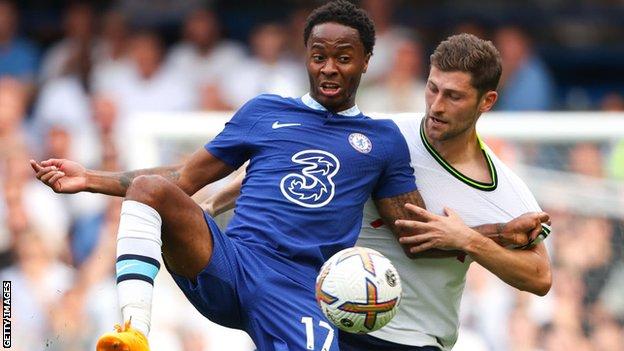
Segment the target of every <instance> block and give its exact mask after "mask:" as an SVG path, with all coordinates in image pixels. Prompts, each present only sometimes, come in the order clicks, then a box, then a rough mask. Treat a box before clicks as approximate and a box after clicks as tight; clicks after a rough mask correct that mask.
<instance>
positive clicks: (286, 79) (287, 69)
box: [224, 23, 306, 108]
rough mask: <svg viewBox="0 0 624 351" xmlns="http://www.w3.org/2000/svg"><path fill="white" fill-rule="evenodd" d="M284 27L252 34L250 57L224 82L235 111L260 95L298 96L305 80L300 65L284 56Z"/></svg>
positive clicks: (264, 28) (269, 25) (265, 28)
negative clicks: (251, 54)
mask: <svg viewBox="0 0 624 351" xmlns="http://www.w3.org/2000/svg"><path fill="white" fill-rule="evenodd" d="M286 39H287V38H286V34H285V28H284V26H283V25H281V24H278V23H264V24H262V25H260V26H258V27H257V28H256V29H255V30H253V32H252V35H251V39H250V44H251V51H252V53H253V56H252V57H250V58H249V59H247V60H246V62H244V63H242V64H241V65H240V66H239V67H238V68H237V70H236V72H233V74H231V75H230V78H229V79H228V80H227V81H225V82H224V84H225V91H224V92H225V95H226V100H227V102H228V104H229V105H230V106H232V107H234V108H237V107H239V106H241V105H242V104H243V103H245V102H246V101H247V100H249V99H251V98H253V97H254V96H256V95H258V94H262V93H272V94H278V95H283V96H300V95H303V94H304V93H305V91H306V90H305V89H306V85H305V83H306V80H305V77H303V76H302V70H301V67H300V66H301V65H302V64H303V63H299V62H294V61H292V60H291V59H289V58H288V56H287V55H286Z"/></svg>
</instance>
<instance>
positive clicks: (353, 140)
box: [349, 133, 373, 154]
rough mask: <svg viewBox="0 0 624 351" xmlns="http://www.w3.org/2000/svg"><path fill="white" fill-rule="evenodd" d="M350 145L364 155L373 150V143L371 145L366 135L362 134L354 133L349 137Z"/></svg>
mask: <svg viewBox="0 0 624 351" xmlns="http://www.w3.org/2000/svg"><path fill="white" fill-rule="evenodd" d="M349 144H351V146H353V148H354V149H356V150H357V151H359V152H361V153H363V154H367V153H369V152H371V150H372V149H373V143H371V141H370V139H369V138H368V137H367V136H366V135H364V134H360V133H352V134H351V135H349Z"/></svg>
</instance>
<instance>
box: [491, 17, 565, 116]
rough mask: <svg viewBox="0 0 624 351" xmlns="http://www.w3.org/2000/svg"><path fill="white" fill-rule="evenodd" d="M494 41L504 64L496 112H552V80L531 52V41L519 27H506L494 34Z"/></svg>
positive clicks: (553, 91) (544, 66) (553, 87)
mask: <svg viewBox="0 0 624 351" xmlns="http://www.w3.org/2000/svg"><path fill="white" fill-rule="evenodd" d="M495 42H496V47H497V48H498V50H499V51H500V53H501V57H502V64H503V75H502V76H501V89H500V97H499V101H498V104H497V106H498V109H500V110H503V111H521V110H535V111H538V110H551V109H553V108H554V107H555V86H554V81H553V78H552V77H551V75H550V72H549V71H548V69H547V67H546V65H545V64H544V62H543V61H542V60H541V59H540V58H539V56H538V55H537V53H536V52H535V51H534V49H533V45H532V43H531V40H530V38H529V37H528V36H527V35H526V34H525V33H524V32H523V31H522V30H521V29H520V28H518V27H513V26H509V27H501V28H499V29H498V30H497V31H496V33H495Z"/></svg>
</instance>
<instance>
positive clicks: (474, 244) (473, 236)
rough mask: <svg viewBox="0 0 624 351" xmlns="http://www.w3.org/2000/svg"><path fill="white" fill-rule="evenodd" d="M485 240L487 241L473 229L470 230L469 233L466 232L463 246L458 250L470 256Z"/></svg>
mask: <svg viewBox="0 0 624 351" xmlns="http://www.w3.org/2000/svg"><path fill="white" fill-rule="evenodd" d="M485 240H488V239H487V237H485V236H483V235H481V234H480V233H479V232H477V231H475V230H473V229H470V231H469V232H467V235H466V240H465V242H464V245H463V246H462V247H461V248H460V250H462V251H464V252H465V253H467V254H468V255H470V254H471V253H473V252H477V251H478V250H479V247H481V246H482V245H483V243H484V241H485Z"/></svg>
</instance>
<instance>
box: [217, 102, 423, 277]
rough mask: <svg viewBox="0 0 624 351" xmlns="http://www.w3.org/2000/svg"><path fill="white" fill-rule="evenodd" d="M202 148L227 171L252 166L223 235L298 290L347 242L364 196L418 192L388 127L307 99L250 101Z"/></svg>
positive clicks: (398, 137)
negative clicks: (295, 282)
mask: <svg viewBox="0 0 624 351" xmlns="http://www.w3.org/2000/svg"><path fill="white" fill-rule="evenodd" d="M205 148H206V150H208V151H209V152H210V153H211V154H213V155H214V156H216V157H217V158H219V159H221V160H222V161H223V162H225V163H227V164H229V165H230V166H232V167H234V168H238V167H240V166H241V165H242V164H243V163H244V162H245V161H247V160H250V163H249V165H248V167H247V175H246V177H245V180H244V181H243V185H242V188H241V194H240V197H239V198H238V200H237V201H236V209H235V212H234V216H233V218H232V220H231V222H230V224H229V226H228V228H227V229H226V234H227V235H228V236H229V237H231V238H232V239H233V240H240V241H243V242H244V244H245V245H246V246H247V247H250V248H251V249H252V250H253V251H254V252H257V253H258V254H261V255H263V256H265V257H266V262H268V263H269V264H270V265H271V267H273V268H275V269H276V270H278V271H280V272H283V273H284V274H287V275H289V276H290V277H292V278H293V279H298V277H300V279H302V281H304V280H305V281H306V282H309V279H310V278H315V277H316V274H317V271H318V269H319V268H320V266H321V265H322V264H323V262H325V260H327V259H328V258H329V257H330V256H331V255H333V254H334V253H336V252H338V251H339V250H341V249H344V248H346V247H350V246H353V245H354V244H355V241H356V239H357V237H358V234H359V232H360V227H361V222H362V210H363V206H364V203H365V202H366V200H367V199H368V198H369V196H371V194H372V196H373V198H386V197H392V196H395V195H399V194H403V193H406V192H410V191H413V190H415V189H416V186H415V179H414V171H413V169H412V168H411V166H410V156H409V151H408V147H407V144H406V142H405V139H404V138H403V136H402V134H401V133H400V131H399V129H398V127H397V126H396V125H395V124H394V122H392V121H390V120H374V119H371V118H369V117H366V116H364V115H363V114H362V113H361V112H360V111H359V110H358V109H357V107H353V108H351V109H349V110H347V111H343V112H341V113H339V114H336V113H332V112H329V111H327V110H326V109H325V108H323V107H322V106H321V105H320V104H318V103H317V102H316V101H315V100H313V99H312V98H311V97H310V95H309V94H308V95H305V96H304V97H302V98H284V97H280V96H275V95H260V96H258V97H256V98H254V99H252V100H251V101H249V102H248V103H247V104H245V105H244V106H243V107H242V108H240V109H239V110H238V111H237V112H236V114H235V115H234V116H233V117H232V119H231V120H230V121H229V122H228V123H227V124H226V126H225V128H224V130H223V131H222V132H221V133H220V134H219V135H217V136H216V137H215V139H214V140H212V141H211V142H209V143H208V144H206V146H205Z"/></svg>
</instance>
